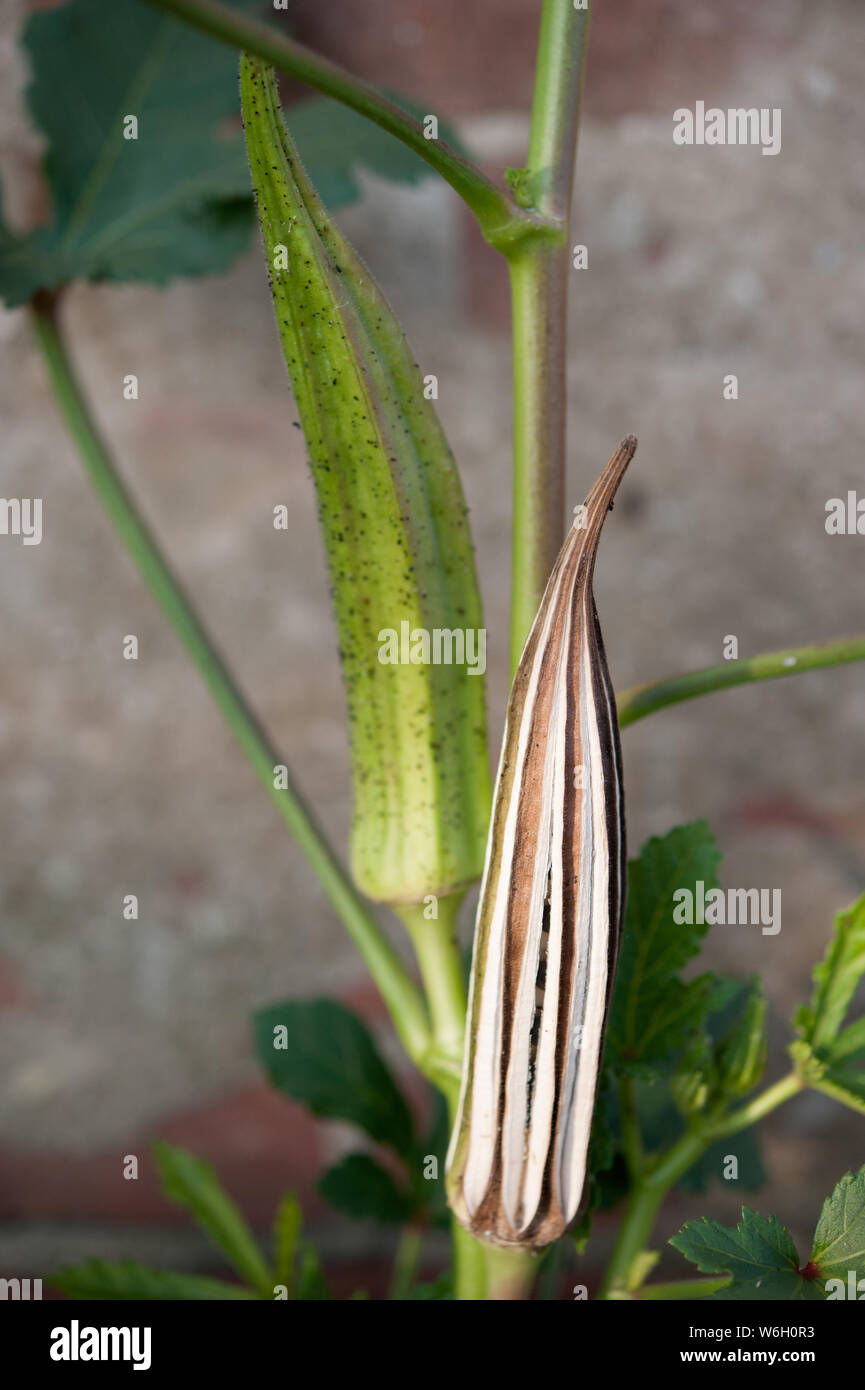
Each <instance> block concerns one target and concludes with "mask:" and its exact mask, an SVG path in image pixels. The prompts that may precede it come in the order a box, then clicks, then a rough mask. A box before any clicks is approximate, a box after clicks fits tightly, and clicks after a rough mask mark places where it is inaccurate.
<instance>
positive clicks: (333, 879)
mask: <svg viewBox="0 0 865 1390" xmlns="http://www.w3.org/2000/svg"><path fill="white" fill-rule="evenodd" d="M32 310H33V327H34V331H35V334H36V340H37V342H38V344H39V347H40V349H41V351H42V356H43V359H44V362H45V366H46V368H47V370H48V375H49V378H50V380H51V385H52V387H53V389H54V395H55V397H56V400H57V404H58V406H59V408H60V411H61V413H62V415H63V418H64V420H65V422H66V426H67V428H68V430H69V433H70V435H71V436H72V439H73V441H74V442H75V444H76V446H77V448H78V452H79V454H80V456H81V460H82V462H83V464H84V467H85V468H86V470H87V472H88V474H89V476H90V480H91V482H92V484H93V487H94V489H95V491H96V494H97V496H98V497H99V500H100V502H101V503H102V506H103V507H104V509H105V511H106V513H107V515H108V518H109V520H110V521H111V523H112V525H113V527H114V529H115V531H116V533H117V535H118V536H119V538H120V540H121V541H122V542H123V544H124V545H125V547H126V549H127V551H128V552H129V554H130V556H131V557H132V559H133V561H134V562H135V564H136V565H137V567H138V569H139V571H140V573H141V576H142V578H143V579H144V581H145V583H146V584H147V585H148V587H149V588H150V591H151V593H152V594H153V596H154V598H155V599H156V601H157V603H158V604H159V605H160V607H161V608H162V611H163V613H164V614H165V616H166V617H167V618H168V621H169V622H170V623H171V625H172V627H173V628H174V631H175V632H176V634H177V636H178V637H179V638H180V641H181V642H182V643H183V645H184V647H185V648H186V650H187V652H188V654H189V656H190V657H191V658H192V660H193V662H194V663H195V665H196V666H197V668H198V670H199V672H200V674H201V675H202V677H203V679H204V681H205V684H206V685H207V687H208V689H209V691H210V693H211V695H212V697H213V699H214V701H215V703H216V705H217V707H218V709H219V711H220V713H221V714H222V715H223V717H224V719H225V721H226V723H227V725H228V727H229V728H230V730H231V732H232V733H233V734H234V736H235V738H236V739H237V741H238V743H239V744H240V746H241V748H242V749H243V752H244V753H245V754H246V757H247V759H248V760H249V762H250V764H251V766H252V768H253V769H254V771H255V773H256V774H257V776H258V779H259V781H260V782H261V784H262V786H263V787H264V788H265V790H266V791H267V793H268V795H269V796H270V798H271V800H272V801H273V802H274V804H275V805H276V808H277V810H278V811H279V813H280V815H281V816H282V819H283V820H284V821H285V824H286V825H287V826H288V828H289V830H290V831H291V833H292V835H293V836H294V838H295V839H296V840H297V843H298V845H299V846H300V848H301V850H302V851H303V853H304V854H305V855H306V858H307V860H308V861H309V864H310V865H311V867H312V869H313V871H314V872H315V874H316V876H317V877H318V879H319V881H320V883H321V884H322V887H323V888H324V890H325V892H326V893H327V896H328V898H329V899H330V901H331V903H332V905H333V907H334V909H335V910H336V912H337V913H338V914H339V916H340V918H341V919H342V921H343V923H344V925H345V927H346V929H347V931H348V934H349V936H350V937H351V939H352V940H353V941H354V943H355V945H356V946H357V948H358V950H359V952H360V954H361V955H362V957H363V959H364V961H365V962H366V965H367V968H368V969H369V972H370V974H371V975H372V978H373V980H374V981H375V983H376V985H377V987H378V989H379V990H380V992H381V995H382V998H383V999H384V1001H385V1003H386V1004H387V1007H388V1009H389V1010H390V1013H391V1016H392V1018H393V1021H394V1024H395V1026H396V1029H397V1032H398V1033H399V1035H400V1037H401V1039H402V1041H403V1044H404V1046H405V1048H406V1051H407V1052H408V1054H409V1056H410V1057H412V1058H413V1060H415V1061H416V1062H420V1059H423V1058H424V1057H425V1056H426V1055H427V1053H428V1051H429V1047H430V1041H431V1039H430V1028H429V1022H428V1019H427V1014H426V1009H425V1007H424V1002H423V998H422V996H421V994H420V991H419V990H418V988H417V986H416V985H415V983H414V981H413V980H412V979H411V976H410V975H409V974H408V972H407V970H406V969H405V966H404V965H403V963H402V961H401V960H400V959H399V956H398V955H397V954H396V952H395V951H394V949H393V947H392V946H391V944H390V942H389V941H388V939H387V937H386V936H385V935H384V932H383V931H382V929H381V927H380V926H379V924H378V922H377V921H376V919H375V917H374V916H373V914H372V912H371V911H370V909H369V908H368V907H367V905H366V903H365V902H364V900H363V898H361V896H360V894H359V893H358V891H357V889H356V888H355V887H354V884H353V883H352V882H351V879H350V878H349V877H348V875H347V873H346V871H345V869H344V868H343V867H342V865H341V863H340V862H339V859H338V858H337V856H336V854H335V852H334V850H333V849H332V848H331V846H330V845H329V844H328V842H327V839H326V838H325V836H324V833H323V831H322V830H321V829H320V827H319V826H318V824H317V823H316V820H315V817H314V816H313V814H312V812H311V811H310V809H309V808H308V807H307V805H306V804H305V802H304V800H303V797H302V796H301V794H300V792H299V791H298V790H297V788H296V787H295V786H294V785H293V784H292V783H291V781H290V780H289V781H288V785H287V786H286V787H284V788H281V787H280V788H277V787H276V786H275V785H274V774H275V769H276V768H277V767H278V766H284V764H283V761H282V759H281V758H280V757H279V756H278V754H277V753H276V750H275V749H274V748H273V746H272V745H271V743H270V740H269V738H268V736H267V734H266V733H265V731H264V729H263V728H262V726H261V724H260V723H259V721H258V719H257V718H256V716H255V715H254V714H253V712H252V711H251V709H250V708H249V706H248V705H247V703H246V700H245V699H244V697H243V695H242V694H241V692H240V690H239V689H238V687H237V685H236V684H235V682H234V679H233V678H232V676H231V674H230V672H229V671H228V669H227V667H226V665H225V663H224V661H223V659H222V657H221V655H220V653H219V651H218V650H217V648H216V646H215V645H214V643H213V641H212V639H211V637H210V635H209V633H208V632H207V630H206V628H205V627H204V624H203V623H202V622H201V620H200V618H199V617H198V614H197V613H196V611H195V609H194V608H193V606H192V604H191V603H190V601H189V599H188V598H187V596H186V594H185V592H184V590H183V587H182V585H181V584H180V582H179V581H178V579H177V578H176V576H175V575H174V574H173V572H172V570H171V568H170V567H169V565H168V563H167V562H166V560H165V559H164V558H163V556H162V553H161V551H160V549H159V546H158V545H157V543H156V541H155V539H154V537H153V536H152V535H151V533H150V530H149V528H148V527H147V526H146V524H145V523H144V521H143V520H142V518H141V517H140V515H139V513H138V510H137V508H136V505H135V503H134V501H133V499H132V497H131V496H130V494H129V492H128V490H127V488H126V485H125V484H124V482H123V481H122V479H121V478H120V476H119V474H118V473H117V470H116V468H115V466H114V463H113V460H112V459H111V456H110V454H109V452H108V449H107V447H106V445H105V443H104V442H103V440H102V437H101V435H100V432H99V429H98V427H97V425H96V422H95V421H94V419H93V417H92V415H91V413H90V410H89V407H88V405H87V402H86V400H85V398H84V394H83V392H82V390H81V387H80V384H79V382H78V379H77V377H76V375H75V372H74V369H73V366H72V363H71V361H70V359H69V355H68V352H67V349H66V344H65V342H64V340H63V337H62V334H61V331H60V327H59V324H58V321H57V315H56V302H55V300H54V298H53V297H51V296H49V295H44V294H43V295H40V296H38V297H37V299H36V300H35V301H34V303H33V305H32Z"/></svg>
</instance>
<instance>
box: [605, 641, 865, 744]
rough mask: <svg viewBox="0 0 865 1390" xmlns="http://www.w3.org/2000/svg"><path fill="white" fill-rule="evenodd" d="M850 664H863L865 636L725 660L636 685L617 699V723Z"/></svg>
mask: <svg viewBox="0 0 865 1390" xmlns="http://www.w3.org/2000/svg"><path fill="white" fill-rule="evenodd" d="M849 661H865V637H841V638H839V639H838V640H837V641H835V642H823V643H819V644H817V645H816V646H811V647H789V648H787V650H785V651H780V652H764V653H763V654H762V656H752V657H747V658H746V659H745V660H744V661H727V662H724V664H723V665H721V666H705V667H704V668H703V669H702V670H700V671H688V672H686V673H685V674H684V675H682V676H670V677H668V679H667V680H662V681H655V682H653V683H651V684H649V685H637V686H634V687H633V688H632V689H631V690H626V691H625V692H624V694H622V695H621V696H620V697H619V698H618V701H617V703H618V707H619V724H620V725H621V726H622V728H624V727H625V725H626V724H635V723H636V721H637V720H638V719H645V717H646V715H647V714H653V713H654V712H655V710H659V709H665V708H666V706H667V705H676V704H679V702H680V701H682V700H693V699H695V698H696V697H697V696H698V695H710V694H712V692H713V691H715V690H726V689H727V688H728V687H729V686H732V685H748V684H750V682H751V681H771V680H778V679H779V678H780V677H781V676H795V675H798V673H799V672H800V671H817V670H819V669H820V668H821V667H823V666H841V665H844V664H845V663H846V662H849Z"/></svg>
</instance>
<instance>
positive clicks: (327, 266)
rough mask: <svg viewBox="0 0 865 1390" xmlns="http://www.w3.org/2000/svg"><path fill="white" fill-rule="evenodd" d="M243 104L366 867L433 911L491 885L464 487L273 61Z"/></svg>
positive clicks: (379, 884) (362, 881) (391, 893)
mask: <svg viewBox="0 0 865 1390" xmlns="http://www.w3.org/2000/svg"><path fill="white" fill-rule="evenodd" d="M241 97H242V106H243V118H244V125H245V129H246V140H247V148H248V153H249V162H250V169H251V172H252V180H253V184H254V187H255V192H256V197H257V202H258V212H259V218H260V221H261V228H262V235H263V239H264V247H265V252H266V255H267V261H268V266H269V270H270V282H271V289H272V293H273V302H274V308H275V311H276V318H277V326H278V329H279V335H280V338H281V341H282V347H283V351H284V354H285V360H286V363H287V366H288V371H289V375H290V377H291V383H292V387H293V389H294V396H295V400H296V403H297V409H298V413H299V415H300V423H301V425H302V427H303V431H304V435H305V437H306V443H307V447H308V450H309V457H310V462H311V466H312V472H313V477H314V481H315V486H316V491H317V494H318V503H319V512H320V517H321V525H322V530H323V533H324V540H325V545H326V549H327V557H328V564H329V568H330V575H331V581H332V586H333V599H334V605H335V609H336V618H337V626H338V630H339V643H340V651H341V656H342V664H343V670H344V675H345V682H346V687H347V695H348V711H349V722H350V732H351V752H352V770H353V784H354V812H353V822H352V830H351V859H352V870H353V873H354V877H355V880H356V882H357V883H358V886H359V887H360V888H361V889H362V890H363V891H364V892H365V893H367V894H368V895H369V896H370V897H372V898H375V899H379V900H382V901H387V902H419V901H421V900H422V899H423V898H424V897H425V896H427V895H428V894H436V895H444V894H447V893H451V892H454V891H456V890H458V889H460V888H463V887H465V886H466V885H467V884H469V883H471V882H472V881H473V880H474V879H477V878H479V877H480V874H481V872H482V869H483V857H484V845H485V841H486V832H487V824H488V818H489V810H490V776H489V763H488V756H487V745H486V720H485V708H484V679H483V670H484V668H485V657H486V635H485V632H484V630H483V620H482V614H481V603H480V596H479V592H478V586H477V578H476V574H475V566H474V556H473V552H472V544H471V537H470V533H469V526H468V518H467V513H466V506H465V500H464V497H463V492H462V487H461V484H460V479H459V475H458V472H457V469H456V465H455V463H454V460H453V456H452V454H451V452H450V449H449V446H448V443H447V440H446V439H445V436H444V433H443V431H442V428H441V425H440V423H439V420H438V417H437V415H436V413H435V410H434V408H433V406H432V404H431V402H430V401H429V400H427V399H426V398H425V396H424V390H423V381H422V378H421V374H420V372H419V370H418V367H417V364H416V363H415V361H414V358H413V356H412V354H411V351H410V349H409V347H408V344H407V342H406V340H405V337H404V335H403V332H402V330H401V328H400V325H399V323H398V322H397V320H396V318H395V317H394V314H393V312H392V310H391V309H390V306H389V305H388V303H387V301H386V300H385V298H384V296H383V295H382V293H381V291H380V290H379V288H378V286H377V285H376V283H375V281H374V280H373V278H372V276H371V275H370V273H369V271H368V270H367V268H366V266H365V265H364V264H363V262H362V261H361V259H360V257H359V256H358V255H357V253H356V252H355V251H354V250H353V248H352V247H351V246H350V245H349V244H348V242H347V241H346V239H345V237H344V236H343V235H342V234H341V232H340V231H339V229H338V228H337V226H336V225H335V223H334V221H333V219H332V218H331V216H330V214H329V213H328V212H327V210H326V208H325V207H324V206H323V204H322V203H321V201H320V199H319V198H318V197H317V195H316V193H315V190H314V189H313V187H312V185H311V183H310V181H309V179H308V177H307V175H306V173H305V171H304V169H303V167H302V165H301V163H300V160H299V158H298V155H297V152H296V150H295V148H294V146H293V144H292V141H291V139H290V136H289V134H288V131H287V130H286V127H285V122H284V120H283V116H282V112H281V109H280V105H279V98H278V94H277V87H276V80H275V76H274V73H273V70H272V68H270V67H269V66H268V65H267V64H264V63H262V62H260V61H259V60H257V59H255V58H251V57H249V56H244V57H243V59H242V62H241Z"/></svg>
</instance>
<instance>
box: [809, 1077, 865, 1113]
mask: <svg viewBox="0 0 865 1390" xmlns="http://www.w3.org/2000/svg"><path fill="white" fill-rule="evenodd" d="M810 1084H811V1087H812V1089H813V1090H815V1091H822V1093H823V1095H824V1096H831V1098H832V1100H837V1102H838V1104H839V1105H846V1106H847V1108H848V1109H849V1110H853V1111H855V1113H856V1114H857V1115H865V1100H862V1099H861V1097H860V1096H856V1095H854V1094H853V1093H852V1091H848V1090H846V1089H845V1088H844V1087H843V1086H836V1085H835V1083H834V1082H833V1081H827V1080H826V1079H825V1078H823V1079H821V1080H819V1081H812V1082H811V1083H810Z"/></svg>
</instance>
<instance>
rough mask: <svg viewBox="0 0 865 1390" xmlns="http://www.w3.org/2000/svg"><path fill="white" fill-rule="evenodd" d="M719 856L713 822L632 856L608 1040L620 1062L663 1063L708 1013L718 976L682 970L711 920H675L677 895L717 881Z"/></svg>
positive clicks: (614, 1061)
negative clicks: (684, 976)
mask: <svg viewBox="0 0 865 1390" xmlns="http://www.w3.org/2000/svg"><path fill="white" fill-rule="evenodd" d="M719 861H720V854H719V851H718V847H717V845H716V843H715V839H714V836H713V835H712V833H711V831H710V830H709V827H708V825H707V824H706V823H705V821H696V822H695V823H694V824H692V825H683V826H679V827H677V828H676V829H675V830H671V831H670V833H669V834H668V835H665V836H664V837H663V838H662V839H652V840H649V842H648V843H647V844H646V845H645V846H644V848H643V850H642V853H641V854H640V857H639V859H637V860H635V861H633V862H632V863H631V865H630V867H629V887H628V905H627V910H626V915H625V930H624V937H623V942H622V953H621V959H620V963H619V969H618V975H617V981H616V988H615V993H614V996H613V1004H612V1010H611V1015H610V1028H609V1040H608V1044H607V1047H608V1056H609V1061H610V1064H611V1065H612V1066H613V1067H614V1068H616V1069H623V1068H624V1069H630V1070H637V1071H639V1069H640V1068H641V1067H642V1068H645V1067H647V1066H657V1065H658V1064H659V1063H661V1062H663V1061H666V1060H667V1059H668V1058H669V1057H670V1056H671V1055H672V1054H673V1053H674V1052H675V1051H676V1050H677V1049H678V1048H681V1047H683V1046H684V1045H685V1044H686V1043H687V1042H688V1041H689V1039H690V1038H691V1037H692V1035H693V1033H694V1031H695V1029H697V1028H698V1027H699V1026H700V1024H701V1022H702V1020H703V1019H704V1018H705V1015H706V1013H707V1012H708V1010H709V1008H710V1006H711V1003H712V1002H713V988H714V981H713V979H712V977H710V976H700V977H698V978H697V979H694V980H690V981H688V982H687V983H683V982H682V981H681V980H679V979H678V972H679V971H680V970H681V969H682V968H683V966H685V965H686V964H687V963H688V961H689V960H690V959H691V957H692V956H694V955H696V953H697V952H698V951H699V949H700V944H701V941H702V938H703V936H704V935H705V933H706V931H707V927H706V925H705V923H699V922H693V923H691V924H690V925H689V924H687V923H686V922H677V921H674V917H673V914H674V911H678V905H677V903H674V901H673V894H674V893H675V892H677V891H678V890H689V891H690V892H692V893H694V892H695V891H696V885H697V883H698V882H699V881H702V883H703V885H704V892H708V891H709V890H710V889H712V888H715V887H717V882H718V877H717V875H718V864H719ZM678 915H682V913H681V911H678ZM692 915H693V916H696V915H697V914H696V912H694V913H693V914H692Z"/></svg>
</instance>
